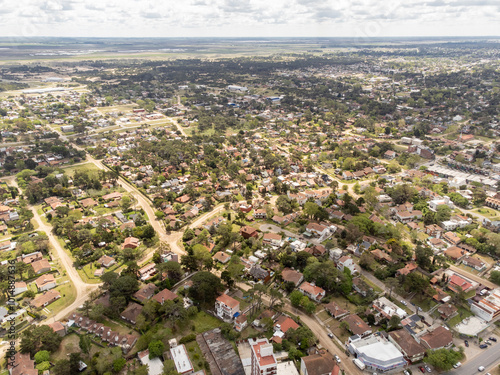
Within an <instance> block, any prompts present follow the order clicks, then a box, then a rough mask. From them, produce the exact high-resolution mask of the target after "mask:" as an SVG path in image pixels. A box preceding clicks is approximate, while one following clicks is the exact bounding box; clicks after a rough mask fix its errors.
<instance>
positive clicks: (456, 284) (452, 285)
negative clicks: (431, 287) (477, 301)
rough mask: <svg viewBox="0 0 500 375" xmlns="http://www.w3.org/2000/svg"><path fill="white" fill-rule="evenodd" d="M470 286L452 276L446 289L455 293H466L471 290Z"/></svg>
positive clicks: (459, 278) (456, 276) (466, 282)
mask: <svg viewBox="0 0 500 375" xmlns="http://www.w3.org/2000/svg"><path fill="white" fill-rule="evenodd" d="M472 287H473V286H472V284H471V283H470V282H468V281H466V280H464V279H463V278H461V277H460V276H458V275H452V276H451V277H450V281H449V282H448V289H450V290H452V291H453V292H455V293H458V292H460V291H463V292H465V293H467V292H468V291H469V290H470V289H471V288H472Z"/></svg>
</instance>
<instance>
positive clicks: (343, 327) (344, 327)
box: [339, 320, 350, 333]
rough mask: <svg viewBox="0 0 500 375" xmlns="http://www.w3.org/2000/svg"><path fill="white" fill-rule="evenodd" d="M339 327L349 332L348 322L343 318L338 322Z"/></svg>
mask: <svg viewBox="0 0 500 375" xmlns="http://www.w3.org/2000/svg"><path fill="white" fill-rule="evenodd" d="M339 327H340V328H342V329H343V330H344V331H346V332H347V333H348V332H349V329H350V328H349V323H347V322H346V321H345V320H344V321H342V322H340V325H339Z"/></svg>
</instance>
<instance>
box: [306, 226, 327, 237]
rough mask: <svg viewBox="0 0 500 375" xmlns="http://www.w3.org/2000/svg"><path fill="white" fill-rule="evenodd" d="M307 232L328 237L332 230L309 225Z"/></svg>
mask: <svg viewBox="0 0 500 375" xmlns="http://www.w3.org/2000/svg"><path fill="white" fill-rule="evenodd" d="M306 231H308V232H310V233H313V234H315V235H317V236H319V237H321V236H324V235H327V234H328V233H329V232H330V228H328V227H327V226H324V225H321V224H317V223H309V224H307V226H306Z"/></svg>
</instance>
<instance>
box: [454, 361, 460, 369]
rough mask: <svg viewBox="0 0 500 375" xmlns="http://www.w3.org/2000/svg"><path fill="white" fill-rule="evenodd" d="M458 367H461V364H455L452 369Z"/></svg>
mask: <svg viewBox="0 0 500 375" xmlns="http://www.w3.org/2000/svg"><path fill="white" fill-rule="evenodd" d="M460 366H462V363H461V362H457V363H455V364H454V365H453V368H459V367H460Z"/></svg>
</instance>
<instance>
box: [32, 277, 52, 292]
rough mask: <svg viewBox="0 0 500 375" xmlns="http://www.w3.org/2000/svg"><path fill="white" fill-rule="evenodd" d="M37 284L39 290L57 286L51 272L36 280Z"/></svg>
mask: <svg viewBox="0 0 500 375" xmlns="http://www.w3.org/2000/svg"><path fill="white" fill-rule="evenodd" d="M35 284H36V287H37V289H38V291H39V292H43V291H46V290H49V289H52V288H55V287H56V286H57V284H56V279H55V277H54V275H52V274H50V273H49V274H46V275H42V276H40V277H39V278H38V279H36V280H35Z"/></svg>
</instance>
